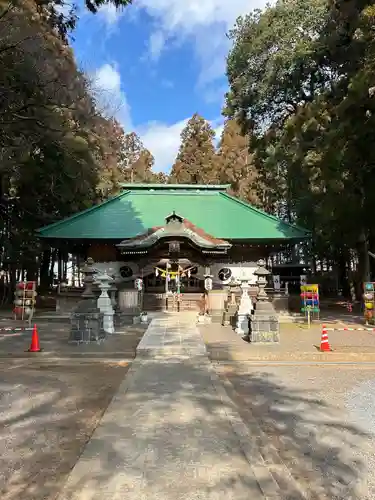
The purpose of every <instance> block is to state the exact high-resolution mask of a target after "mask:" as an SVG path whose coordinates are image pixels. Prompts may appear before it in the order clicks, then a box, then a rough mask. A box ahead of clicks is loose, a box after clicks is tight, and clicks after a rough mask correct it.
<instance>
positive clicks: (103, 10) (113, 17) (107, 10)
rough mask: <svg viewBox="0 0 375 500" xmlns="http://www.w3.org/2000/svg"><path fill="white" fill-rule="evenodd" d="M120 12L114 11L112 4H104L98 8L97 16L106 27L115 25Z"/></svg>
mask: <svg viewBox="0 0 375 500" xmlns="http://www.w3.org/2000/svg"><path fill="white" fill-rule="evenodd" d="M121 14H122V11H121V10H118V9H116V7H115V6H114V5H113V4H112V3H105V4H104V5H102V6H101V7H100V8H99V11H98V15H99V17H100V18H101V19H102V20H103V21H104V23H105V24H107V25H108V26H113V25H114V24H117V23H118V21H119V20H120V18H121Z"/></svg>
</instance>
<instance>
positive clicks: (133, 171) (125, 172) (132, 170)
mask: <svg viewBox="0 0 375 500" xmlns="http://www.w3.org/2000/svg"><path fill="white" fill-rule="evenodd" d="M154 163H155V159H154V157H153V155H152V154H151V152H150V151H149V150H148V149H146V148H145V146H144V145H143V143H142V141H141V139H140V137H139V136H138V135H137V134H136V133H135V132H130V133H128V134H125V135H124V136H123V140H122V148H121V156H120V161H119V170H120V172H121V182H145V183H152V182H163V178H162V177H161V176H160V175H159V174H155V173H154V172H153V171H152V167H153V166H154Z"/></svg>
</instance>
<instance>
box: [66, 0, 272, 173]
mask: <svg viewBox="0 0 375 500" xmlns="http://www.w3.org/2000/svg"><path fill="white" fill-rule="evenodd" d="M265 3H266V2H265V0H134V5H132V6H129V7H127V8H126V9H124V10H122V11H116V9H115V8H113V7H112V6H110V5H106V6H105V7H103V8H102V9H101V10H100V12H99V13H98V14H97V15H95V16H93V15H92V14H90V13H88V12H85V11H80V21H79V23H78V26H77V28H76V30H75V32H74V41H73V43H72V45H73V48H74V51H75V55H76V58H77V61H78V63H79V65H80V66H81V67H82V68H83V69H84V70H85V71H86V72H87V73H89V74H90V75H92V78H93V82H94V86H95V87H96V88H97V89H98V94H99V95H100V99H101V101H102V103H103V107H104V108H105V110H106V112H107V113H109V114H114V115H115V116H116V117H117V118H118V119H119V120H120V122H121V123H122V125H123V126H124V129H125V131H127V132H128V131H132V130H134V131H136V132H137V133H138V134H139V135H140V136H141V138H142V140H143V143H144V144H145V146H146V147H147V148H149V149H150V151H151V152H152V153H153V155H154V157H155V168H154V169H155V170H156V171H167V172H168V171H169V169H170V167H171V165H172V163H173V160H174V158H175V155H176V153H177V150H178V147H179V144H180V133H181V130H182V128H183V127H184V125H185V124H186V122H187V120H188V119H189V118H190V117H191V116H192V115H193V113H195V112H198V113H200V114H201V115H203V116H204V117H205V118H206V119H207V120H209V121H210V122H211V123H212V126H213V127H214V128H215V130H216V131H217V134H218V135H220V132H221V124H222V121H223V120H222V117H221V108H222V105H223V102H224V93H225V91H226V89H227V81H226V77H225V57H226V55H227V53H228V50H229V48H230V45H229V41H228V39H227V37H226V33H227V32H228V30H229V29H230V28H231V27H232V26H233V24H234V22H235V19H236V18H237V17H238V16H239V15H241V14H247V13H249V12H251V11H252V10H253V9H254V8H262V7H264V5H265Z"/></svg>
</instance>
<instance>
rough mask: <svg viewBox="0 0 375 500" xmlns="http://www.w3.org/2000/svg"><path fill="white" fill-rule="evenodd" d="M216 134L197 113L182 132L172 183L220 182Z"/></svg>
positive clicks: (172, 172) (171, 174)
mask: <svg viewBox="0 0 375 500" xmlns="http://www.w3.org/2000/svg"><path fill="white" fill-rule="evenodd" d="M214 137H215V132H214V130H213V129H212V127H211V125H210V124H209V123H208V121H207V120H205V119H204V118H203V117H202V116H200V115H198V114H197V113H195V114H194V115H193V116H192V118H190V120H189V121H188V123H187V125H186V127H185V128H184V129H183V131H182V132H181V146H180V149H179V152H178V155H177V158H176V161H175V163H174V165H173V167H172V170H171V173H170V182H171V183H179V184H207V183H210V182H217V181H218V171H217V157H216V154H215V148H214V145H213V139H214Z"/></svg>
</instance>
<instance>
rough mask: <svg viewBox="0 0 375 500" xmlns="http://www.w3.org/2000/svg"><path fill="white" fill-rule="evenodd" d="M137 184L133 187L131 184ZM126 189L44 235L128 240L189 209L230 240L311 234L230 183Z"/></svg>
mask: <svg viewBox="0 0 375 500" xmlns="http://www.w3.org/2000/svg"><path fill="white" fill-rule="evenodd" d="M130 186H131V189H130ZM125 187H126V188H128V189H126V190H125V191H124V192H122V193H121V194H119V195H118V196H115V197H114V198H111V199H109V200H107V201H105V202H104V203H101V204H100V205H96V206H94V207H92V208H89V209H87V210H84V211H83V212H79V213H78V214H75V215H73V216H71V217H69V218H68V219H65V220H62V221H59V222H56V223H54V224H51V225H49V226H46V227H43V228H41V229H39V231H38V233H39V235H40V237H42V238H48V239H50V238H53V239H56V238H58V239H64V240H74V239H75V240H82V239H90V240H97V239H102V240H125V239H129V238H134V237H136V236H138V235H140V234H144V233H145V232H146V231H148V230H149V229H150V228H152V227H160V226H162V225H163V224H164V221H165V217H166V214H170V213H172V212H174V211H175V212H176V213H180V214H183V215H184V217H185V218H186V219H187V220H189V221H190V222H191V223H192V224H194V225H195V226H197V227H199V228H201V229H202V230H204V231H205V232H206V233H208V234H210V235H212V236H214V237H215V238H219V239H224V240H256V241H265V240H268V241H269V240H274V241H276V240H277V241H280V240H302V239H305V238H308V237H310V233H309V231H307V230H304V229H302V228H299V227H296V226H293V225H290V224H287V223H285V222H282V221H281V220H279V219H278V218H277V217H274V216H272V215H269V214H267V213H265V212H263V211H261V210H258V209H256V208H255V207H253V206H251V205H249V204H247V203H244V202H242V201H240V200H238V199H237V198H234V197H233V196H230V195H229V194H228V193H226V189H227V187H228V186H215V185H210V186H200V185H188V186H184V185H171V184H165V185H160V184H159V185H154V184H147V185H145V184H143V185H137V184H133V185H126V186H125Z"/></svg>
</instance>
